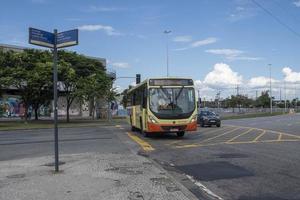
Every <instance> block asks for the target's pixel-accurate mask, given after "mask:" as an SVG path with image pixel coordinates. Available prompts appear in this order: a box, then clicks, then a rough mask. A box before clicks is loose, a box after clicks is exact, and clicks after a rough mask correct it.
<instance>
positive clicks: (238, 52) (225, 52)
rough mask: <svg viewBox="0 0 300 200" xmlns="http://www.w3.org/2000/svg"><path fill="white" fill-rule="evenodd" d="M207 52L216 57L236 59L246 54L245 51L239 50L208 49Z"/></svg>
mask: <svg viewBox="0 0 300 200" xmlns="http://www.w3.org/2000/svg"><path fill="white" fill-rule="evenodd" d="M205 52H207V53H212V54H216V55H223V56H226V57H235V56H239V55H241V54H243V53H244V52H243V51H241V50H238V49H208V50H206V51H205Z"/></svg>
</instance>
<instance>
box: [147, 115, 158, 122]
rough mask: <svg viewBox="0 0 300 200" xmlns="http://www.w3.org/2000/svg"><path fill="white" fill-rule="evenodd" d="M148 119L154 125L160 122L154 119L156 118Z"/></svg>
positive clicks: (149, 117)
mask: <svg viewBox="0 0 300 200" xmlns="http://www.w3.org/2000/svg"><path fill="white" fill-rule="evenodd" d="M148 119H149V121H150V122H152V123H155V124H156V123H158V122H157V121H156V120H155V119H154V117H152V116H151V115H149V116H148Z"/></svg>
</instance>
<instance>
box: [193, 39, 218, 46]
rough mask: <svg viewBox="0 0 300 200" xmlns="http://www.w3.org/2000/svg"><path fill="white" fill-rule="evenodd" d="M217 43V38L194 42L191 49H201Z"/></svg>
mask: <svg viewBox="0 0 300 200" xmlns="http://www.w3.org/2000/svg"><path fill="white" fill-rule="evenodd" d="M215 42H217V38H214V37H210V38H206V39H204V40H198V41H195V42H193V43H192V44H191V47H200V46H204V45H208V44H212V43H215Z"/></svg>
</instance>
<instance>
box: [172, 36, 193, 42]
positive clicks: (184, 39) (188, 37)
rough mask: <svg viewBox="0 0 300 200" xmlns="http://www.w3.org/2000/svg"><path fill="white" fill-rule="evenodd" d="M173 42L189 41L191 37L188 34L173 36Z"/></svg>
mask: <svg viewBox="0 0 300 200" xmlns="http://www.w3.org/2000/svg"><path fill="white" fill-rule="evenodd" d="M173 41H174V42H191V41H192V37H191V36H189V35H182V36H177V37H174V38H173Z"/></svg>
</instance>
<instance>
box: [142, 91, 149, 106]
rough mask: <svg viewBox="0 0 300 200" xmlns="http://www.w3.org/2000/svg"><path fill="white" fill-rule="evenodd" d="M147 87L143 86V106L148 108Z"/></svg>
mask: <svg viewBox="0 0 300 200" xmlns="http://www.w3.org/2000/svg"><path fill="white" fill-rule="evenodd" d="M147 96H148V94H147V88H146V87H144V88H143V108H147Z"/></svg>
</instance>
